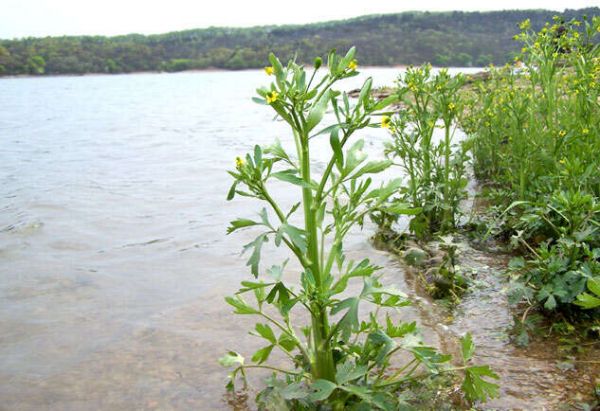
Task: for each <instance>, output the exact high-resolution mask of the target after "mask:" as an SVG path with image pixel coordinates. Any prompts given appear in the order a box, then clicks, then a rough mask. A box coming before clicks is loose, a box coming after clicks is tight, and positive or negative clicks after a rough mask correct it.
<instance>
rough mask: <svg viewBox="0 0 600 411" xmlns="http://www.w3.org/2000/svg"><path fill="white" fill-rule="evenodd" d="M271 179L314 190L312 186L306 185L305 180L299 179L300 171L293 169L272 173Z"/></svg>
mask: <svg viewBox="0 0 600 411" xmlns="http://www.w3.org/2000/svg"><path fill="white" fill-rule="evenodd" d="M271 177H275V178H276V179H278V180H281V181H285V182H287V183H292V184H294V185H297V186H300V187H306V188H313V187H312V186H311V185H310V184H308V183H306V182H305V181H304V180H302V179H301V178H300V177H298V170H295V169H292V168H290V169H288V170H283V171H278V172H276V173H272V174H271Z"/></svg>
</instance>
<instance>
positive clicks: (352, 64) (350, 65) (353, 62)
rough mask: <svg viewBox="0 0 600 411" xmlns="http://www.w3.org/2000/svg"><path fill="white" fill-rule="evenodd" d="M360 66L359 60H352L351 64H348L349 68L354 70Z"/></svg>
mask: <svg viewBox="0 0 600 411" xmlns="http://www.w3.org/2000/svg"><path fill="white" fill-rule="evenodd" d="M357 67H358V61H356V60H352V61H351V62H350V63H349V64H348V68H349V69H350V70H352V71H354V70H356V68H357Z"/></svg>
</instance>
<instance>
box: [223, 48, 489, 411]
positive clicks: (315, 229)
mask: <svg viewBox="0 0 600 411" xmlns="http://www.w3.org/2000/svg"><path fill="white" fill-rule="evenodd" d="M354 57H355V51H354V48H351V49H350V51H348V53H347V54H346V55H345V56H344V57H343V58H342V57H340V56H337V55H336V54H335V52H331V53H330V54H329V57H328V59H327V70H326V73H323V74H322V75H321V72H320V71H319V68H320V67H321V65H322V61H321V59H320V58H317V59H316V60H315V63H314V66H315V68H316V70H314V71H313V72H312V74H311V75H310V77H309V78H307V73H306V72H305V70H304V68H303V66H301V65H298V64H296V62H295V61H294V60H290V62H289V63H288V64H287V65H286V66H283V65H282V64H281V63H280V61H279V60H278V59H277V58H276V57H275V56H274V55H270V62H271V64H272V66H270V67H267V68H266V69H265V71H266V73H267V74H269V75H273V76H274V77H275V78H274V81H273V82H272V83H271V84H270V85H269V87H266V88H260V89H258V90H257V91H258V95H259V97H257V98H255V101H256V102H257V103H259V104H264V105H267V106H268V107H269V108H270V109H272V110H274V112H275V113H276V114H277V115H278V117H279V118H281V120H282V121H284V122H285V123H286V124H287V125H288V126H289V128H290V132H291V133H290V135H291V137H293V138H291V139H290V140H291V141H293V146H294V147H295V153H294V154H293V155H292V154H289V153H288V152H287V151H286V147H287V146H288V144H285V145H282V144H281V143H280V142H279V141H276V142H275V143H274V144H273V145H271V146H269V147H260V146H256V147H255V148H254V151H253V153H249V154H247V155H246V156H245V157H244V158H241V157H238V158H237V159H236V169H235V170H233V171H230V174H231V176H232V177H233V178H234V183H233V185H232V187H231V189H230V191H229V195H228V199H230V200H231V199H233V198H234V197H235V196H236V195H241V196H245V197H251V198H254V199H257V200H259V201H261V202H263V203H265V208H263V209H262V211H261V212H260V213H259V217H260V218H259V219H257V220H250V219H245V218H244V219H237V220H234V221H232V222H231V226H230V227H229V230H228V232H229V233H232V232H234V231H236V230H239V229H242V228H246V227H253V229H259V230H260V233H259V234H258V236H257V237H256V239H255V240H253V241H251V242H250V243H248V244H247V245H246V246H244V249H245V250H246V251H248V252H250V254H251V255H250V258H249V260H248V263H247V265H248V266H249V267H250V271H251V273H252V275H253V277H254V280H252V281H243V282H242V288H241V289H240V290H239V291H238V292H237V293H236V295H235V296H232V297H228V298H226V301H227V302H228V303H229V304H230V305H231V306H232V307H233V308H234V309H235V313H237V314H241V315H254V316H257V317H259V318H260V319H261V321H263V322H259V323H257V324H256V327H255V329H254V331H253V332H252V334H254V335H256V336H257V337H260V338H262V339H263V340H264V341H265V343H266V345H265V346H264V347H263V348H261V349H259V350H258V351H256V352H255V353H254V354H253V355H252V356H251V358H250V361H249V362H248V361H246V359H245V358H244V357H243V356H242V355H240V354H239V353H237V352H234V351H231V352H229V353H228V354H227V355H225V356H224V357H223V358H221V360H220V361H221V363H222V364H223V365H224V366H227V367H231V368H232V369H233V370H232V372H231V374H230V378H231V381H230V384H229V388H231V389H234V388H235V387H234V382H235V381H236V380H237V379H238V378H242V379H244V380H245V376H246V373H247V371H248V370H251V369H254V368H262V369H266V370H269V371H272V372H273V375H272V377H271V378H269V379H268V380H267V387H266V388H265V389H264V390H263V391H261V392H260V393H259V395H258V396H257V403H258V405H259V407H260V409H268V410H285V409H293V410H317V409H319V410H323V409H330V410H345V409H353V410H367V409H369V410H370V409H382V410H396V409H399V408H401V407H406V406H408V405H409V404H408V402H409V396H408V394H409V393H411V392H412V393H414V392H417V391H418V387H419V386H423V385H425V386H427V384H431V381H435V380H436V379H437V377H438V376H439V375H440V374H454V373H456V372H458V371H460V372H462V373H464V376H465V378H464V381H463V383H462V390H463V392H464V394H465V396H466V398H467V399H468V400H471V401H475V400H481V401H483V400H486V399H487V398H488V397H490V396H495V395H497V388H498V387H497V386H496V385H495V384H493V383H491V382H489V381H488V379H489V378H492V379H496V378H498V377H497V376H496V374H494V372H493V371H492V370H491V369H490V368H489V367H487V366H480V365H472V364H471V362H472V357H473V352H474V344H473V341H472V340H471V336H470V335H469V334H467V335H466V336H465V337H463V338H462V339H461V354H462V362H461V365H460V366H451V365H449V364H448V363H449V361H450V359H451V358H450V356H449V355H444V354H440V353H438V352H437V351H436V350H435V349H434V348H433V347H429V346H426V345H424V344H423V342H422V340H421V338H420V337H419V335H418V329H417V327H416V324H415V323H406V322H402V321H397V320H395V319H394V317H393V315H392V314H393V312H394V311H396V310H398V309H401V308H402V307H404V306H406V305H408V304H409V301H408V299H407V296H406V295H404V294H403V293H402V292H400V291H399V290H398V289H396V288H395V287H393V286H389V285H385V284H383V283H382V278H381V276H380V275H378V274H377V272H378V270H379V267H377V266H374V265H373V264H371V263H370V262H369V260H367V259H364V260H362V261H360V262H356V261H352V260H350V259H348V258H347V256H346V255H345V253H344V239H345V237H346V235H347V234H348V232H349V230H350V229H351V228H352V227H354V226H356V225H362V222H363V220H364V218H365V216H367V215H369V214H370V213H373V212H374V211H376V210H380V211H381V210H383V211H386V212H392V211H393V212H396V213H397V212H401V211H399V210H397V209H394V208H393V207H394V205H393V204H391V203H390V202H389V201H388V199H389V198H390V197H391V196H392V195H393V194H395V193H396V192H397V191H398V189H399V186H400V181H399V180H394V181H391V182H389V183H386V184H382V185H381V186H379V187H372V185H373V183H372V179H371V177H370V175H371V174H375V173H379V172H382V171H383V170H385V169H387V168H388V167H390V166H391V164H392V162H391V161H389V160H382V161H367V159H366V154H364V153H363V151H362V149H363V145H364V142H363V141H362V140H357V141H354V142H351V141H350V140H352V139H353V138H354V135H355V133H356V132H358V131H360V130H363V129H365V128H367V127H379V122H378V121H375V122H373V120H372V116H380V115H382V114H384V113H385V112H384V111H383V110H385V109H386V108H387V107H388V106H389V105H390V104H392V103H394V102H395V101H397V99H398V98H397V96H391V97H389V98H386V99H383V100H379V101H377V100H374V99H373V98H372V97H371V84H372V80H371V79H370V78H369V79H367V80H366V81H365V83H364V85H363V87H362V89H361V91H360V95H359V97H358V99H357V100H355V101H352V102H351V101H350V99H349V97H348V95H347V94H346V93H345V92H343V93H341V92H339V91H337V90H335V89H334V87H335V86H336V84H337V83H338V82H339V81H340V80H342V79H345V78H348V77H352V76H355V75H357V74H358V73H357V71H356V68H357V63H356V60H355V58H354ZM444 104H446V103H444ZM328 110H331V111H332V112H333V113H332V115H331V116H326V115H325V113H326V112H327V111H328ZM321 123H329V124H327V125H322V124H321ZM384 124H385V123H384ZM327 137H328V138H329V142H330V147H331V151H330V153H331V156H330V159H329V161H328V163H327V166H326V167H325V169H324V170H323V171H322V173H321V174H320V175H316V173H315V169H314V164H313V162H312V161H311V153H312V150H313V149H314V147H313V146H314V141H315V139H322V138H327ZM273 181H278V182H279V183H282V182H283V183H285V184H287V185H288V186H289V189H290V190H294V191H296V192H297V193H298V202H297V203H296V204H295V205H293V206H292V207H291V208H290V209H289V210H283V209H282V208H281V207H280V204H279V203H278V202H277V201H276V199H275V198H274V197H273V195H272V193H271V191H270V190H269V186H270V185H271V183H272V182H273ZM296 213H301V216H296ZM298 217H300V218H298ZM294 220H300V221H303V223H302V226H297V225H294V223H293V221H294ZM269 240H272V241H273V243H274V245H275V246H278V247H279V246H283V247H286V248H287V249H288V250H289V252H290V254H291V256H292V257H293V258H294V260H296V261H295V263H296V264H298V265H299V266H300V272H301V274H300V281H299V282H298V281H294V277H293V276H292V278H290V274H291V273H290V272H289V271H292V272H294V271H296V270H288V269H287V268H286V266H287V263H288V260H286V261H284V262H282V263H281V264H279V265H274V266H272V267H271V268H268V269H266V270H264V268H263V267H261V265H260V260H261V250H262V248H263V247H264V246H265V244H266V243H267V242H268V241H269ZM354 282H362V291H360V292H359V293H354V292H353V291H352V290H353V287H349V285H351V284H352V283H354ZM242 296H250V297H251V298H252V299H253V302H248V301H247V300H246V299H244V298H243V297H242ZM362 310H368V311H367V312H366V313H363V312H362ZM306 317H308V318H309V321H310V322H309V324H306V325H303V326H301V327H299V326H298V324H295V323H294V322H293V318H295V319H297V318H306ZM300 330H301V331H300ZM273 350H278V351H279V352H280V353H282V355H283V356H285V357H287V358H288V359H289V367H286V368H280V367H276V366H272V365H267V360H268V359H269V357H270V355H271V353H272V352H273ZM399 353H404V354H405V355H406V356H408V359H406V356H405V357H402V358H400V359H398V358H396V354H399ZM392 364H393V365H394V366H393V367H391V365H392Z"/></svg>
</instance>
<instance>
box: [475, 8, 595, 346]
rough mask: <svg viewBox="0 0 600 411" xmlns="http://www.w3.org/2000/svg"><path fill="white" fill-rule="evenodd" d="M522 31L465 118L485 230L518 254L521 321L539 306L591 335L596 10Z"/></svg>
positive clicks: (515, 285) (515, 272)
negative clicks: (489, 218)
mask: <svg viewBox="0 0 600 411" xmlns="http://www.w3.org/2000/svg"><path fill="white" fill-rule="evenodd" d="M521 29H522V32H521V33H520V34H519V35H517V36H516V39H517V40H519V41H520V42H521V43H523V47H522V51H521V54H520V55H519V56H518V57H516V59H515V61H516V62H515V64H514V65H513V66H507V67H505V68H502V69H498V70H491V79H490V80H489V81H487V82H484V83H481V84H479V85H478V86H477V87H476V88H475V91H474V95H473V98H472V99H471V101H470V103H469V104H470V108H469V109H468V110H467V111H469V112H470V114H469V115H468V116H466V119H465V121H464V122H463V127H464V129H465V130H466V131H467V132H468V133H469V134H470V135H471V136H472V138H473V141H472V143H473V156H474V160H475V165H474V170H475V173H476V175H477V177H478V178H479V179H480V180H482V181H483V182H484V183H485V184H486V185H487V189H486V193H487V196H488V198H489V200H490V202H491V210H490V211H491V212H494V211H495V218H494V225H493V226H492V227H489V228H488V229H487V231H488V233H494V234H496V235H498V236H504V237H505V238H510V240H511V243H512V244H513V246H514V247H515V248H516V249H517V250H519V251H520V252H521V253H522V256H521V257H518V258H515V259H514V260H513V261H512V262H511V264H510V272H511V277H512V287H511V292H510V299H511V300H512V302H514V303H520V304H524V306H525V307H527V311H526V314H525V315H524V316H523V321H525V319H526V316H527V313H528V312H531V310H533V311H539V312H541V313H543V314H545V315H546V317H548V318H551V319H553V320H554V321H556V322H560V323H561V324H563V325H565V326H566V327H567V328H570V329H573V330H574V329H576V328H581V329H582V330H583V331H582V333H583V334H586V333H590V334H589V335H597V333H598V330H600V316H599V315H598V314H599V312H598V309H597V308H595V307H597V306H598V304H597V303H598V301H599V300H598V299H597V298H596V297H595V295H597V292H598V291H599V290H598V287H597V285H598V282H599V281H600V200H599V196H600V159H599V158H598V153H600V122H599V119H600V46H599V44H598V41H597V39H598V37H600V17H594V18H593V19H583V20H570V21H568V22H564V21H561V20H560V19H555V21H554V24H546V25H545V26H543V27H542V28H541V29H540V30H539V31H535V30H533V29H532V28H531V22H530V21H529V20H526V21H524V22H523V23H522V24H521ZM586 287H587V288H586ZM586 290H587V291H589V292H587V291H586ZM583 322H586V323H587V324H591V325H590V326H589V327H583V326H580V327H574V326H573V325H572V323H574V324H580V325H581V324H582V323H583ZM553 327H554V328H555V329H556V328H557V327H558V326H557V325H556V324H555V325H554V326H553ZM522 328H523V330H525V329H526V328H527V327H526V326H524V327H522ZM563 328H564V327H563ZM520 339H521V340H522V341H523V340H524V341H526V339H527V338H526V336H524V335H521V336H520Z"/></svg>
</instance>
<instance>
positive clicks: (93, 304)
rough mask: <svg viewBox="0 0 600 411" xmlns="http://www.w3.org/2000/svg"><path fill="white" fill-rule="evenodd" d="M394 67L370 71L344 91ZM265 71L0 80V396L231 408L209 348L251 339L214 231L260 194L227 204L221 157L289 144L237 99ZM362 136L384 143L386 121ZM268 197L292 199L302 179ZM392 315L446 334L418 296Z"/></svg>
mask: <svg viewBox="0 0 600 411" xmlns="http://www.w3.org/2000/svg"><path fill="white" fill-rule="evenodd" d="M474 71H476V70H475V69H474ZM397 74H398V69H367V70H365V72H364V73H363V74H362V75H361V77H359V78H354V79H350V80H349V81H347V82H346V86H345V87H346V88H347V89H352V88H355V87H358V86H359V85H360V84H361V83H362V81H363V80H364V78H365V77H366V76H367V75H371V76H373V77H374V79H375V84H376V85H386V84H391V83H392V82H393V80H394V79H395V78H396V76H397ZM268 80H269V78H267V77H266V76H265V74H264V73H262V72H259V71H241V72H188V73H179V74H135V75H115V76H85V77H45V78H14V79H2V80H0V142H1V145H0V182H1V184H0V209H1V213H0V301H1V303H0V330H1V333H0V409H3V410H4V409H6V410H14V409H19V410H43V409H49V410H87V409H93V410H96V409H102V410H117V409H128V410H131V409H179V410H185V409H201V410H213V409H230V408H232V407H236V406H233V405H231V404H228V403H227V399H226V398H225V397H224V393H225V392H224V389H223V386H224V383H225V379H226V371H225V370H224V369H222V368H221V367H220V366H219V365H218V364H217V363H216V359H217V358H218V357H219V356H221V355H222V354H223V353H224V352H225V351H226V350H228V349H235V350H240V351H241V352H243V353H244V354H251V353H252V352H253V348H255V347H258V345H257V344H258V343H259V341H258V340H257V339H256V338H255V337H252V336H249V335H248V334H247V330H248V329H250V327H251V324H253V321H252V320H251V319H248V318H240V317H239V316H234V315H233V314H232V313H231V310H230V309H229V307H228V306H227V305H226V304H225V303H224V301H223V297H224V296H225V295H230V294H232V293H233V292H235V290H237V286H238V284H239V282H240V281H241V280H243V279H247V278H249V273H248V271H247V269H246V267H245V258H244V257H242V256H240V254H239V251H240V249H241V246H242V245H243V244H245V243H246V242H248V241H249V240H250V239H252V238H253V237H252V232H251V231H249V232H248V231H246V232H242V233H240V234H239V235H232V236H229V237H227V236H226V235H225V229H226V226H227V223H228V221H230V220H231V219H233V218H235V217H252V216H253V215H254V213H255V212H256V211H258V210H259V208H260V205H259V204H258V203H254V202H251V201H248V200H238V199H236V201H233V202H227V201H225V195H226V192H227V190H228V188H229V185H230V177H229V176H228V175H227V174H226V170H227V169H232V168H233V164H234V158H235V156H237V155H240V154H243V153H245V152H247V151H249V150H250V149H251V148H252V147H253V145H254V144H269V143H271V142H272V141H273V139H274V138H275V137H279V138H280V139H281V140H282V142H283V144H284V145H289V144H290V139H289V135H288V134H286V129H285V127H283V126H282V124H280V123H278V122H274V121H272V120H273V114H272V112H271V111H270V110H269V109H268V108H265V107H264V106H260V105H256V104H254V103H252V102H251V100H250V99H251V97H252V96H253V95H254V90H255V89H256V88H257V87H259V86H261V85H264V84H266V83H267V82H268ZM362 137H364V138H365V139H366V140H367V149H368V151H369V152H370V153H371V154H373V155H374V156H381V149H382V142H383V141H384V140H385V139H386V138H387V137H386V135H385V132H383V131H382V130H369V131H366V132H365V133H363V135H362ZM318 144H323V147H326V146H327V145H328V144H327V139H326V138H324V139H323V142H322V143H318ZM325 151H326V150H316V152H315V164H316V167H317V169H319V167H322V166H323V161H324V153H325ZM276 194H277V195H279V196H281V197H282V199H283V201H284V202H288V203H289V202H290V201H291V199H292V197H293V196H294V195H297V194H298V193H292V192H283V191H281V190H279V191H277V190H276ZM371 234H372V230H371V228H369V227H368V228H367V229H366V230H365V231H363V232H359V231H357V232H355V233H353V234H352V236H351V237H350V238H349V245H348V250H349V253H350V254H351V255H355V256H356V257H357V258H359V257H362V256H368V257H369V258H371V259H372V260H374V261H375V262H376V263H377V264H379V265H383V266H384V267H385V268H386V279H388V280H389V281H391V282H394V283H397V284H399V285H400V286H401V288H404V289H408V288H409V287H407V285H406V283H405V279H404V273H403V270H402V267H401V265H400V264H399V263H398V262H397V261H396V259H395V258H394V257H393V256H390V255H388V254H387V253H385V252H382V251H377V250H375V249H374V248H373V247H372V246H371V245H370V243H369V236H370V235H371ZM280 253H281V252H280V251H278V250H269V251H268V252H267V254H266V257H265V258H266V260H267V261H269V260H273V261H276V262H279V261H280V259H279V258H280V257H281V254H280ZM404 315H405V316H406V318H408V319H410V318H415V319H420V321H421V322H422V323H424V325H425V337H426V339H427V340H428V341H430V342H432V343H434V344H440V343H441V342H443V341H441V340H440V336H439V333H436V329H435V327H434V326H433V324H430V325H431V327H428V326H427V321H428V320H427V318H423V315H422V313H420V311H419V309H418V307H409V308H407V309H406V310H405V314H404ZM431 322H434V321H433V320H432V321H431ZM461 331H462V330H461Z"/></svg>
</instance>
